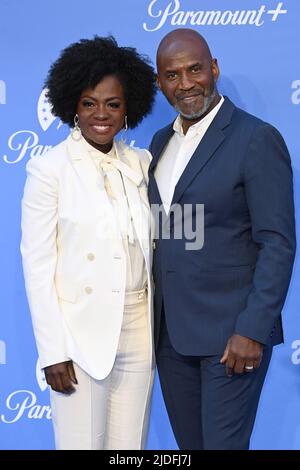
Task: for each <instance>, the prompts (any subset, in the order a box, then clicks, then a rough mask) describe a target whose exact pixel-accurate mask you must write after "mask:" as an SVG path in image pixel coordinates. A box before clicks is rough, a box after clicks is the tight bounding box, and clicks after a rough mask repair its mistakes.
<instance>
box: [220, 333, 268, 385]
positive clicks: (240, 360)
mask: <svg viewBox="0 0 300 470" xmlns="http://www.w3.org/2000/svg"><path fill="white" fill-rule="evenodd" d="M262 349H263V346H262V344H261V343H259V342H258V341H254V340H253V339H250V338H247V337H246V336H240V335H232V336H231V338H229V340H228V343H227V346H226V349H225V351H224V354H223V357H222V358H221V361H220V362H221V364H226V374H227V376H228V377H232V375H233V373H236V374H242V373H243V372H253V370H254V369H257V368H258V367H259V365H260V361H261V358H262Z"/></svg>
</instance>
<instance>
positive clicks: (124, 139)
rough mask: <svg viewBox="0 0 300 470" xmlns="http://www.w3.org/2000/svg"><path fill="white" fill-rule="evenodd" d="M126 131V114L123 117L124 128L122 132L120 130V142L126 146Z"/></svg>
mask: <svg viewBox="0 0 300 470" xmlns="http://www.w3.org/2000/svg"><path fill="white" fill-rule="evenodd" d="M127 130H128V123H127V114H126V115H125V117H124V126H123V130H122V134H121V142H123V144H126V132H127Z"/></svg>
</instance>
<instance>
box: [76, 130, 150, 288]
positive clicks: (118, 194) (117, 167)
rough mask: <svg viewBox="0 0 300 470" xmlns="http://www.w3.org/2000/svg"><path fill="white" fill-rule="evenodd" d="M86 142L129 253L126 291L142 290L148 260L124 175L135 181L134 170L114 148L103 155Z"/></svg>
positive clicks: (145, 279) (145, 282)
mask: <svg viewBox="0 0 300 470" xmlns="http://www.w3.org/2000/svg"><path fill="white" fill-rule="evenodd" d="M84 143H85V145H86V146H87V149H88V152H89V155H90V157H91V158H92V160H93V161H94V163H95V166H96V168H97V171H98V173H99V184H100V185H103V188H104V189H105V190H106V193H107V195H108V197H109V199H110V202H111V204H112V210H114V211H115V215H116V219H117V221H118V224H119V227H120V231H121V235H122V240H123V247H124V251H125V253H126V292H132V291H137V290H142V289H144V288H145V286H146V284H147V271H146V266H145V259H144V255H143V253H142V250H141V247H140V244H139V241H138V238H137V235H136V231H135V228H134V225H133V223H132V217H131V214H130V208H129V205H128V202H127V195H126V191H125V186H124V184H123V176H122V171H123V170H124V174H128V175H129V176H132V178H134V174H133V170H132V169H131V168H130V167H129V166H128V165H126V164H125V163H123V162H121V161H120V160H119V159H118V155H117V152H116V150H115V146H114V145H113V147H112V149H111V150H110V152H108V153H103V152H101V151H100V150H97V149H96V148H95V147H93V146H92V145H90V144H89V143H88V142H87V141H86V140H85V139H84ZM125 167H126V168H125Z"/></svg>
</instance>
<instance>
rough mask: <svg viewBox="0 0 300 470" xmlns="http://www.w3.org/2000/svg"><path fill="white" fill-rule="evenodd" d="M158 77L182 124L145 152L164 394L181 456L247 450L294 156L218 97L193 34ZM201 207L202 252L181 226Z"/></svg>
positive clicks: (275, 311) (212, 65)
mask: <svg viewBox="0 0 300 470" xmlns="http://www.w3.org/2000/svg"><path fill="white" fill-rule="evenodd" d="M157 70H158V85H159V87H160V89H161V91H162V92H163V93H164V95H165V96H166V98H167V100H168V101H169V103H170V104H171V105H172V106H174V107H175V109H176V110H177V111H178V113H179V115H178V117H177V119H176V120H175V121H174V123H172V124H170V125H168V126H167V127H165V128H164V129H161V130H160V131H158V132H157V133H156V134H155V136H154V137H153V140H152V143H151V146H150V151H151V153H152V155H153V160H152V163H151V165H150V168H149V198H150V203H151V204H152V205H153V207H157V206H159V207H163V210H164V211H165V214H164V216H165V217H164V218H163V220H164V222H163V223H160V225H159V224H158V226H157V239H156V242H155V251H154V260H153V271H154V280H155V286H156V291H155V326H156V333H155V334H156V348H157V363H158V371H159V376H160V382H161V387H162V391H163V395H164V399H165V403H166V407H167V410H168V414H169V418H170V422H171V425H172V428H173V431H174V434H175V437H176V440H177V443H178V446H179V448H180V449H248V448H249V441H250V436H251V432H252V428H253V424H254V420H255V415H256V410H257V406H258V401H259V396H260V393H261V389H262V386H263V382H264V378H265V375H266V372H267V368H268V365H269V362H270V359H271V354H272V347H273V345H274V344H278V343H280V342H282V341H283V336H282V326H281V317H280V315H281V310H282V307H283V304H284V300H285V297H286V293H287V290H288V286H289V282H290V277H291V273H292V266H293V260H294V255H295V226H294V205H293V183H292V170H291V164H290V157H289V153H288V150H287V148H286V145H285V143H284V141H283V138H282V137H281V135H280V134H279V132H278V131H277V130H276V129H275V128H274V127H272V126H271V125H269V124H267V123H265V122H263V121H261V120H260V119H258V118H256V117H254V116H252V115H250V114H248V113H246V112H244V111H242V110H241V109H239V108H237V107H236V106H235V105H234V104H233V103H232V102H231V101H230V100H229V99H228V98H226V97H225V98H224V97H222V96H221V95H220V94H219V93H218V90H217V87H216V82H217V79H218V76H219V68H218V63H217V60H216V59H213V58H212V56H211V53H210V50H209V47H208V45H207V43H206V41H205V40H204V38H203V37H202V36H200V35H199V34H198V33H197V32H195V31H193V30H190V29H179V30H174V31H172V32H171V33H169V34H167V35H166V36H165V37H164V38H163V40H162V41H161V43H160V45H159V48H158V53H157ZM201 204H203V205H204V222H203V223H204V243H203V246H202V247H201V246H200V248H199V246H198V247H197V243H195V247H196V248H195V249H192V248H191V245H189V248H187V241H189V242H190V239H189V240H188V239H187V236H186V235H185V234H186V231H185V230H182V233H183V235H182V237H179V236H174V233H175V231H176V230H177V235H178V233H179V232H178V226H177V227H176V224H177V225H178V223H183V224H184V223H185V222H186V221H185V220H184V216H182V214H184V213H185V212H184V209H185V208H187V207H188V208H189V210H188V211H187V213H188V214H189V217H190V218H191V219H192V220H191V221H192V223H193V224H194V227H196V231H197V226H198V227H200V226H201V224H199V221H197V220H196V219H197V217H196V216H197V210H196V208H197V207H199V205H201ZM178 209H182V212H181V215H179V216H178ZM176 211H177V215H176V214H175V213H176ZM179 213H180V211H179ZM174 214H175V215H174ZM191 221H189V223H190V222H191ZM166 226H167V227H166ZM199 230H200V229H199ZM198 245H199V244H198Z"/></svg>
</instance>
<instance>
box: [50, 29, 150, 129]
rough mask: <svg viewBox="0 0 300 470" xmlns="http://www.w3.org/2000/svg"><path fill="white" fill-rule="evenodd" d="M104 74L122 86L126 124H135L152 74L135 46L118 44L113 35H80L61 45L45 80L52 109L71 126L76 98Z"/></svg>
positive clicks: (145, 109) (146, 107)
mask: <svg viewBox="0 0 300 470" xmlns="http://www.w3.org/2000/svg"><path fill="white" fill-rule="evenodd" d="M107 75H115V76H117V77H118V78H119V80H120V81H121V83H122V85H123V87H124V93H125V100H126V111H127V112H126V114H127V123H128V127H131V128H134V127H136V126H137V125H138V124H139V123H140V122H141V121H142V119H143V118H144V117H145V116H146V115H147V114H149V113H150V111H151V109H152V106H153V102H154V98H155V93H156V91H157V88H156V76H155V72H154V69H153V67H152V66H151V65H150V61H149V59H148V58H147V57H145V56H141V55H140V54H139V53H138V52H137V51H136V49H134V48H131V47H119V46H118V44H117V42H116V40H115V38H114V37H113V36H108V37H105V38H102V37H99V36H95V37H94V39H81V40H80V41H79V42H76V43H74V44H71V45H70V46H68V47H67V48H65V49H64V50H63V51H62V52H61V55H60V57H59V58H58V59H57V60H56V61H55V62H54V63H53V64H52V66H51V67H50V70H49V72H48V76H47V78H46V80H45V88H47V93H46V96H47V98H48V100H49V102H50V105H51V106H52V112H53V114H54V115H55V116H58V117H59V118H60V119H61V120H62V121H63V122H64V123H66V124H69V126H70V127H73V126H74V116H75V114H76V112H77V111H76V110H77V105H78V102H79V98H80V96H81V94H82V92H83V91H84V90H86V89H87V88H92V89H94V88H95V87H96V86H97V84H98V83H99V82H100V81H101V80H102V79H103V78H104V77H106V76H107Z"/></svg>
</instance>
